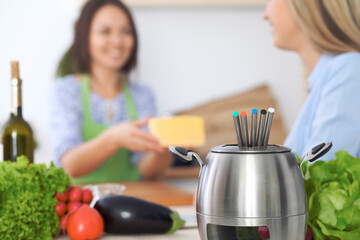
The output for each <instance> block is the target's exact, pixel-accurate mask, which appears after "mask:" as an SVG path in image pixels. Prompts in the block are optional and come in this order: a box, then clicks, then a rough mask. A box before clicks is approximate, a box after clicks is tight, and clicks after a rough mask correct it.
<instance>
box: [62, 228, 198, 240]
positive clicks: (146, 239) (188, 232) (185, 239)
mask: <svg viewBox="0 0 360 240" xmlns="http://www.w3.org/2000/svg"><path fill="white" fill-rule="evenodd" d="M69 239H70V238H69V237H67V236H66V237H58V238H56V240H69ZM99 239H100V240H165V239H167V240H168V239H172V240H200V236H199V233H198V230H197V228H196V229H180V230H178V231H176V232H175V233H174V234H171V235H168V234H162V235H136V236H124V235H118V236H115V235H107V234H105V235H103V236H102V237H101V238H99Z"/></svg>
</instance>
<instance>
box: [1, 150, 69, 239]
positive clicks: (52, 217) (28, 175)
mask: <svg viewBox="0 0 360 240" xmlns="http://www.w3.org/2000/svg"><path fill="white" fill-rule="evenodd" d="M69 184H70V180H69V177H68V175H67V174H65V173H64V170H63V169H59V168H57V167H55V166H54V164H53V163H51V165H50V167H49V168H47V167H46V165H45V164H29V161H28V159H27V158H26V157H24V156H21V157H18V158H17V161H16V162H1V163H0V239H16V240H18V239H41V240H43V239H44V240H46V239H49V240H50V239H53V236H54V235H56V234H57V232H58V226H59V217H58V216H57V214H56V212H55V208H54V207H55V205H56V204H57V200H56V198H55V193H57V192H63V191H64V190H65V189H66V188H67V187H68V186H69Z"/></svg>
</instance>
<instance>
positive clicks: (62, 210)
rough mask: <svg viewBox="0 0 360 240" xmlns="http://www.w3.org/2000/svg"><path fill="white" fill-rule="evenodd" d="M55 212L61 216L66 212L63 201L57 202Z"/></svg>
mask: <svg viewBox="0 0 360 240" xmlns="http://www.w3.org/2000/svg"><path fill="white" fill-rule="evenodd" d="M55 211H56V214H57V215H58V216H59V217H61V216H63V215H64V214H65V213H66V204H65V203H64V202H59V203H58V204H56V206H55Z"/></svg>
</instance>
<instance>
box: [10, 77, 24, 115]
mask: <svg viewBox="0 0 360 240" xmlns="http://www.w3.org/2000/svg"><path fill="white" fill-rule="evenodd" d="M21 100H22V99H21V80H20V79H19V78H13V79H11V113H12V114H14V115H15V116H19V117H21V116H22V103H21Z"/></svg>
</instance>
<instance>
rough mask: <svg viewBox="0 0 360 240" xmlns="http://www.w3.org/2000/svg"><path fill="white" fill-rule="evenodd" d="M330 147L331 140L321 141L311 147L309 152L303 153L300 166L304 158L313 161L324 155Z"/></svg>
mask: <svg viewBox="0 0 360 240" xmlns="http://www.w3.org/2000/svg"><path fill="white" fill-rule="evenodd" d="M331 147H332V142H328V143H326V144H325V143H321V144H319V145H317V146H315V147H313V148H312V149H311V151H310V152H308V153H307V154H305V156H304V157H303V158H302V159H301V162H300V166H301V165H302V164H303V163H304V162H305V161H304V160H305V159H306V160H307V161H309V162H314V161H315V160H317V159H319V158H320V157H322V156H324V155H325V154H326V153H327V152H328V151H329V150H330V149H331Z"/></svg>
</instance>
